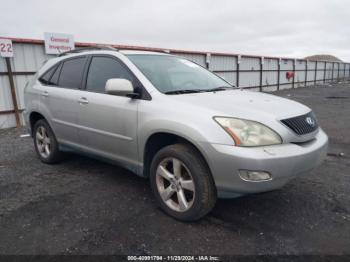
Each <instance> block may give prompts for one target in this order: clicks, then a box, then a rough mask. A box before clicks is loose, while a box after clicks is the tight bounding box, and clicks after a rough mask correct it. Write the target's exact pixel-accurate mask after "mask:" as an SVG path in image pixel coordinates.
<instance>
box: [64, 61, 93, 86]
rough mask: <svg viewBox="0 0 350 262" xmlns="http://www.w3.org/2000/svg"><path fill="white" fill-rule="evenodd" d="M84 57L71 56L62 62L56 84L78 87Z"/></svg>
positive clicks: (81, 75)
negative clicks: (71, 57)
mask: <svg viewBox="0 0 350 262" xmlns="http://www.w3.org/2000/svg"><path fill="white" fill-rule="evenodd" d="M85 61H86V58H85V57H79V58H73V59H69V60H66V61H64V62H63V65H62V69H61V74H60V78H59V80H58V85H59V86H61V87H68V88H72V89H78V88H79V87H80V84H81V80H82V77H83V71H84V66H85Z"/></svg>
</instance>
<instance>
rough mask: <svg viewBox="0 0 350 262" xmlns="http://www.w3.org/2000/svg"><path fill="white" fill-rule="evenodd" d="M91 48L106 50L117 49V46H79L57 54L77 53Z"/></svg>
mask: <svg viewBox="0 0 350 262" xmlns="http://www.w3.org/2000/svg"><path fill="white" fill-rule="evenodd" d="M92 50H108V51H118V49H117V48H114V47H112V46H98V45H97V46H88V47H80V48H76V49H73V50H70V51H67V52H63V53H60V54H59V55H58V56H65V55H69V54H77V53H82V52H86V51H92Z"/></svg>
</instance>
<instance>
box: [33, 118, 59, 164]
mask: <svg viewBox="0 0 350 262" xmlns="http://www.w3.org/2000/svg"><path fill="white" fill-rule="evenodd" d="M33 140H34V147H35V151H36V153H37V155H38V157H39V159H40V160H41V161H42V162H44V163H46V164H55V163H57V162H59V161H60V160H61V152H60V151H59V146H58V142H57V139H56V136H55V134H54V133H53V131H52V129H51V127H50V125H49V124H48V123H47V121H46V120H44V119H40V120H38V121H37V122H36V123H35V125H34V128H33ZM46 148H48V149H46Z"/></svg>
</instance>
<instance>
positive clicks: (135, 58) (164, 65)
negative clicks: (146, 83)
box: [127, 54, 232, 93]
mask: <svg viewBox="0 0 350 262" xmlns="http://www.w3.org/2000/svg"><path fill="white" fill-rule="evenodd" d="M127 57H128V58H129V59H130V60H131V61H132V62H133V63H134V64H135V65H136V66H137V67H138V69H140V71H141V72H142V73H143V74H144V75H145V76H146V77H147V78H148V80H150V81H151V83H152V84H153V85H154V86H155V87H156V88H157V89H158V90H159V91H160V92H162V93H174V92H178V91H179V92H181V91H196V92H200V91H210V90H215V89H225V88H232V86H231V85H230V84H229V83H227V82H226V81H224V80H223V79H221V78H220V77H218V76H217V75H215V74H213V73H212V72H210V71H208V70H206V69H204V68H203V67H201V66H199V65H197V64H195V63H192V62H190V61H189V60H186V59H183V58H180V57H175V56H168V55H140V54H138V55H136V54H133V55H127Z"/></svg>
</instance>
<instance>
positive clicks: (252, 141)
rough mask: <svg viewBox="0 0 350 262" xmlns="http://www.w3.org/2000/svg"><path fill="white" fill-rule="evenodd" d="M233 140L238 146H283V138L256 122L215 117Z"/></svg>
mask: <svg viewBox="0 0 350 262" xmlns="http://www.w3.org/2000/svg"><path fill="white" fill-rule="evenodd" d="M214 119H215V121H216V122H218V123H219V125H220V126H221V127H222V128H223V129H225V131H226V132H227V133H228V134H229V135H230V136H231V137H232V138H233V140H234V141H235V144H236V146H267V145H276V144H281V143H282V139H281V137H280V136H279V135H278V134H277V133H276V132H275V131H273V130H272V129H270V128H268V127H267V126H265V125H263V124H260V123H258V122H255V121H250V120H244V119H239V118H229V117H214Z"/></svg>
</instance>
